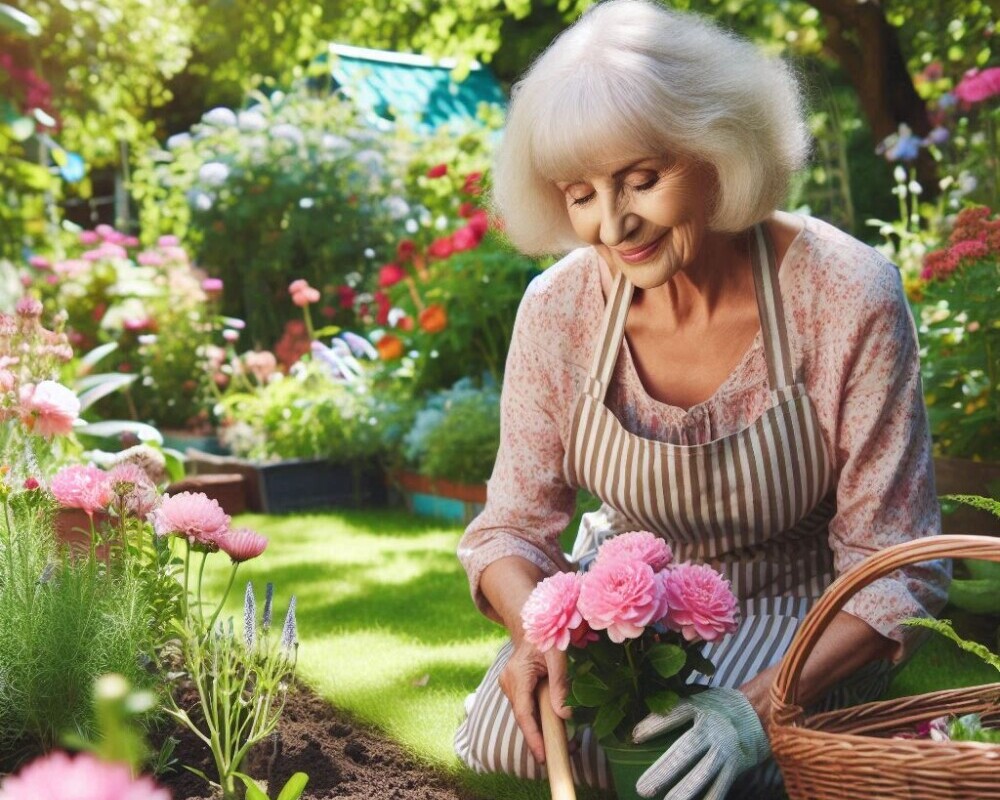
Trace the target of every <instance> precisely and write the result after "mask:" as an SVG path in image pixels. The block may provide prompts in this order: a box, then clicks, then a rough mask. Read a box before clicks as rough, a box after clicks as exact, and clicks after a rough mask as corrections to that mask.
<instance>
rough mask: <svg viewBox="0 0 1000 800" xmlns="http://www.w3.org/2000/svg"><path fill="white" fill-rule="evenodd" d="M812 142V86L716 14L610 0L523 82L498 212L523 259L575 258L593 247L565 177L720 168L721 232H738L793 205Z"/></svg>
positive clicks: (716, 217) (503, 150)
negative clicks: (619, 166)
mask: <svg viewBox="0 0 1000 800" xmlns="http://www.w3.org/2000/svg"><path fill="white" fill-rule="evenodd" d="M809 141H810V139H809V133H808V129H807V127H806V125H805V122H804V120H803V115H802V101H801V97H800V94H799V88H798V83H797V81H796V80H795V78H794V76H793V74H792V71H791V69H790V68H789V67H788V66H787V65H786V64H784V63H783V62H782V61H781V60H780V59H777V58H770V57H768V56H766V55H765V54H764V53H763V52H761V51H760V50H759V49H758V48H757V47H756V46H754V45H753V44H751V43H750V42H748V41H746V40H743V39H741V38H739V37H737V36H735V35H733V34H730V33H727V32H725V31H723V30H721V29H720V28H718V27H716V26H715V25H714V24H713V23H712V22H710V21H709V20H707V19H704V18H702V17H699V16H695V15H693V14H687V13H681V12H677V11H672V10H668V9H666V8H664V7H662V6H659V5H656V4H654V3H652V2H645V0H609V2H604V3H600V4H599V5H596V6H594V7H593V8H591V9H590V10H589V11H588V12H587V13H585V14H584V15H583V16H582V17H581V18H580V19H579V20H578V21H577V22H576V23H575V24H574V25H573V26H572V27H570V28H569V29H567V30H566V31H564V32H563V33H562V34H560V35H559V36H558V38H556V40H555V41H554V42H553V43H552V44H551V45H549V47H548V49H547V50H545V52H544V53H542V54H541V56H539V57H538V59H536V61H535V62H534V64H532V66H531V68H530V69H529V70H528V72H527V73H526V74H525V75H524V77H523V78H522V79H521V80H520V81H519V82H518V83H517V84H516V85H515V86H514V89H513V92H512V97H511V103H510V108H509V110H508V113H507V125H506V129H505V131H504V135H503V139H502V141H501V143H500V146H499V148H498V151H497V155H496V161H495V165H494V172H493V204H494V207H495V209H496V211H497V213H498V214H499V216H500V218H501V219H502V220H503V222H504V225H505V227H506V231H507V233H508V235H509V236H510V238H511V241H512V242H513V243H514V244H515V245H516V246H517V247H518V248H520V249H521V250H522V251H523V252H525V253H530V254H535V255H542V254H554V253H563V252H566V251H568V250H571V249H572V248H574V247H579V246H580V245H581V242H580V240H579V238H578V237H577V236H576V235H575V234H574V232H573V229H572V227H571V226H570V222H569V216H568V214H567V211H566V200H565V197H564V196H563V193H562V192H560V191H559V190H558V189H557V188H556V186H555V181H557V180H574V179H579V178H583V177H586V176H587V175H588V174H592V173H593V171H594V170H595V168H597V167H599V166H600V165H602V164H607V163H610V162H612V161H621V160H622V159H627V158H632V157H634V158H636V159H639V158H648V157H649V156H669V157H673V156H682V157H687V158H693V159H695V160H696V161H699V162H702V163H704V164H707V165H708V166H709V167H711V168H712V170H713V171H714V173H715V178H716V194H715V197H714V206H713V209H712V212H713V213H712V217H711V219H710V221H709V226H710V228H711V229H712V230H715V231H720V232H733V233H735V232H738V231H742V230H745V229H746V228H748V227H750V226H751V225H753V224H755V223H757V222H760V221H761V220H763V219H764V218H766V217H767V216H768V215H769V214H770V213H771V212H772V211H773V210H774V209H775V208H777V207H778V205H779V204H780V203H782V202H783V201H784V199H785V196H786V194H787V191H788V182H789V179H790V177H791V175H792V174H793V173H794V172H795V170H797V169H798V168H799V167H801V166H802V164H803V163H804V161H805V159H806V157H807V156H808V152H809Z"/></svg>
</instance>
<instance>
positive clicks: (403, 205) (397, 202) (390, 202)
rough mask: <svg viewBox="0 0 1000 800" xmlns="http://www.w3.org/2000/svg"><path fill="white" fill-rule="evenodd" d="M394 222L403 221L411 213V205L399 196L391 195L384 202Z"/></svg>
mask: <svg viewBox="0 0 1000 800" xmlns="http://www.w3.org/2000/svg"><path fill="white" fill-rule="evenodd" d="M382 205H383V206H384V207H385V210H386V211H387V212H388V214H389V218H390V219H392V220H394V221H395V220H401V219H403V218H404V217H405V216H406V215H407V214H409V213H410V204H409V203H407V202H406V201H405V200H404V199H403V198H402V197H399V196H398V195H390V196H389V197H387V198H385V200H384V201H383V202H382Z"/></svg>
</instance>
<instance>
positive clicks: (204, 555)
mask: <svg viewBox="0 0 1000 800" xmlns="http://www.w3.org/2000/svg"><path fill="white" fill-rule="evenodd" d="M207 560H208V553H207V552H204V553H202V554H201V566H200V567H198V619H199V620H200V621H201V624H202V627H204V626H205V614H204V611H203V610H202V601H201V582H202V580H204V577H205V562H206V561H207Z"/></svg>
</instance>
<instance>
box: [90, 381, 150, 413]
mask: <svg viewBox="0 0 1000 800" xmlns="http://www.w3.org/2000/svg"><path fill="white" fill-rule="evenodd" d="M88 377H90V378H91V379H92V380H91V384H92V385H91V386H90V388H88V389H87V390H86V391H83V392H80V394H79V395H78V396H79V399H80V410H81V411H86V410H87V409H88V408H90V407H91V406H92V405H93V404H94V403H96V402H97V401H98V400H100V399H101V398H103V397H107V396H108V395H109V394H114V393H115V392H117V391H118V390H119V389H123V388H125V387H126V386H128V385H129V384H131V383H132V382H134V381H135V379H136V378H138V377H139V376H138V375H125V374H123V373H120V372H108V373H103V374H101V375H90V376H88ZM97 379H100V380H97Z"/></svg>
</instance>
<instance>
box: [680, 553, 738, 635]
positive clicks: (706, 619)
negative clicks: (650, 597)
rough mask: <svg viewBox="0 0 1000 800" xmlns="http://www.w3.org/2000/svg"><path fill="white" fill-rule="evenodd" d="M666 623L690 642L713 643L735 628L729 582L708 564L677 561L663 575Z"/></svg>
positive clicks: (734, 605)
mask: <svg viewBox="0 0 1000 800" xmlns="http://www.w3.org/2000/svg"><path fill="white" fill-rule="evenodd" d="M663 583H664V590H665V592H666V604H667V611H666V616H665V617H664V618H663V622H664V623H665V624H666V626H667V627H668V628H670V629H671V630H675V631H680V632H681V633H682V634H683V635H684V638H685V639H687V640H688V641H689V642H693V641H695V640H696V639H701V640H704V641H706V642H714V641H715V640H716V639H718V638H719V637H720V636H722V635H724V634H727V633H732V632H733V631H735V630H736V627H737V623H736V613H737V612H736V597H735V596H734V595H733V593H732V591H731V590H730V588H729V581H727V580H726V579H725V578H723V577H722V576H721V575H720V574H719V573H718V572H716V571H715V570H714V569H712V568H711V567H710V566H708V565H706V564H678V565H677V566H675V567H674V568H673V569H671V570H669V571H668V572H667V573H665V575H664V581H663Z"/></svg>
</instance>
